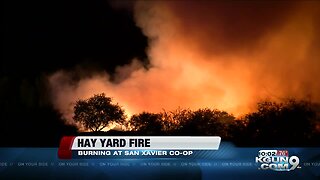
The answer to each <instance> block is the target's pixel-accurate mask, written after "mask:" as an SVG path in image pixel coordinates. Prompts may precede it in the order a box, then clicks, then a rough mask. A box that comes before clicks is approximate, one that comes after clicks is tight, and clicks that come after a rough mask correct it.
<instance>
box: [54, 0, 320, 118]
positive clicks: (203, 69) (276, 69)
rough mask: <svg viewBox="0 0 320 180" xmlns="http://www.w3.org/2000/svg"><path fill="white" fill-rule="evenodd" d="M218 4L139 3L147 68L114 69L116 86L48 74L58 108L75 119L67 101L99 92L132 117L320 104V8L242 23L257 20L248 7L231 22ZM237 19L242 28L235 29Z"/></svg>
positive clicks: (301, 7)
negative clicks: (284, 102) (289, 102)
mask: <svg viewBox="0 0 320 180" xmlns="http://www.w3.org/2000/svg"><path fill="white" fill-rule="evenodd" d="M176 3H178V5H177V4H176ZM215 3H217V2H212V3H210V5H207V4H204V3H200V5H198V4H192V5H190V4H189V5H188V3H185V4H184V3H183V2H176V1H173V2H172V1H156V2H152V3H151V2H146V1H139V2H138V3H137V5H136V8H135V12H136V14H135V15H136V21H137V25H138V26H140V27H141V28H142V29H143V31H144V33H145V35H147V36H148V37H149V38H150V47H149V49H148V55H149V59H150V67H149V68H148V69H146V68H144V67H143V66H142V65H141V64H140V63H139V62H140V61H137V60H133V61H132V63H131V64H128V65H126V66H123V67H118V68H117V71H116V72H117V74H116V75H115V77H116V79H117V77H118V82H117V83H114V82H112V81H110V78H109V75H108V74H106V73H100V74H99V75H96V76H93V77H89V78H85V79H81V80H80V81H78V82H76V83H75V82H72V80H71V78H70V77H69V74H68V72H65V71H59V72H57V73H55V74H53V75H52V76H51V77H50V85H51V88H52V90H53V97H54V98H53V102H54V105H55V107H56V108H57V109H59V110H60V111H61V112H62V113H63V114H64V117H65V119H67V120H68V121H69V122H72V118H71V117H72V103H74V102H75V101H76V100H77V99H79V98H81V99H83V98H89V97H90V96H92V95H93V94H97V93H102V92H104V93H106V95H108V96H110V97H113V98H114V101H115V102H118V103H119V104H120V105H122V106H123V107H124V109H125V110H126V112H127V114H128V115H129V116H130V115H132V114H135V113H140V112H142V111H150V112H160V111H162V109H166V110H172V109H176V108H178V107H181V108H190V109H198V108H205V107H208V108H218V109H221V110H226V111H228V112H231V113H233V114H235V115H241V114H244V113H247V112H250V111H251V110H253V108H254V105H255V103H256V102H257V101H259V100H263V99H266V98H269V99H273V100H279V99H281V98H285V97H294V98H297V99H303V98H307V97H308V98H312V99H313V100H314V101H318V102H319V101H320V93H319V92H320V85H319V83H316V82H315V81H316V79H315V78H316V77H320V71H319V67H320V62H319V60H318V58H319V55H320V54H319V52H320V51H318V50H319V47H320V45H319V44H316V43H317V40H320V38H319V27H320V25H319V24H320V23H319V17H320V13H319V6H320V3H317V2H309V3H302V4H298V5H296V6H293V8H287V7H284V9H291V11H289V10H288V11H284V12H282V11H283V9H281V8H280V9H279V8H278V9H276V10H277V11H274V12H271V11H270V10H269V11H267V12H268V13H269V16H270V17H271V18H265V20H266V22H260V21H261V20H260V19H256V20H255V21H253V22H247V21H248V20H251V19H250V18H252V19H254V17H246V16H245V15H250V13H251V10H250V9H249V10H250V11H249V10H247V9H244V10H241V7H240V6H239V7H238V6H236V8H235V7H233V6H232V7H233V9H231V10H235V11H236V12H235V14H232V13H234V12H231V14H230V16H231V17H232V18H233V19H235V20H237V21H235V24H228V23H227V22H221V20H220V19H219V17H220V18H223V17H224V16H223V15H225V13H228V12H229V11H231V10H230V8H231V6H230V5H228V6H227V5H226V7H229V9H228V8H225V7H224V5H223V7H224V9H223V8H222V10H219V9H218V8H215V10H216V11H213V10H211V9H207V8H206V6H209V7H215V5H217V4H215ZM238 5H239V4H238ZM217 6H218V7H220V5H217ZM249 6H250V5H249ZM190 8H192V12H189V11H188V10H190ZM237 8H239V9H240V10H238V9H237ZM259 8H260V9H261V8H263V6H261V7H260V6H259ZM262 10H263V12H264V11H266V10H265V9H262ZM267 10H268V9H267ZM203 11H205V12H203ZM224 11H226V12H224ZM237 11H239V12H237ZM219 13H220V14H219ZM256 13H257V14H258V13H259V11H257V12H256ZM281 13H282V14H281ZM243 14H244V15H243ZM239 15H241V16H240V17H239ZM242 15H243V17H242ZM258 15H259V14H258ZM258 15H257V16H258ZM265 16H266V14H262V15H260V16H259V17H261V18H264V17H265ZM217 17H218V18H217ZM225 18H228V17H225ZM232 18H231V19H226V20H233V19H232ZM238 18H239V19H238ZM238 21H239V22H242V23H243V24H241V23H240V24H238V25H237V24H236V23H237V22H238ZM267 21H268V22H267ZM273 21H277V22H273ZM264 24H266V25H264ZM243 25H247V26H248V27H243ZM258 25H259V26H264V27H258ZM267 25H268V26H267ZM247 31H248V32H247ZM237 33H238V34H237ZM124 74H125V76H124ZM128 74H129V76H127V75H128ZM122 77H126V78H122Z"/></svg>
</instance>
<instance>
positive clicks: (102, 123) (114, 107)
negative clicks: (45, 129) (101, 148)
mask: <svg viewBox="0 0 320 180" xmlns="http://www.w3.org/2000/svg"><path fill="white" fill-rule="evenodd" d="M73 119H74V120H75V121H76V122H78V123H81V124H82V125H83V126H84V127H85V128H86V129H89V130H91V131H101V130H102V129H103V128H105V127H107V126H108V125H109V124H110V123H112V122H114V123H122V122H124V120H125V119H126V117H125V115H124V110H123V109H122V108H121V107H120V106H119V105H118V104H112V99H111V98H110V97H106V96H105V94H104V93H102V94H97V95H94V96H93V97H91V98H89V99H86V100H78V101H77V102H76V105H75V106H74V116H73Z"/></svg>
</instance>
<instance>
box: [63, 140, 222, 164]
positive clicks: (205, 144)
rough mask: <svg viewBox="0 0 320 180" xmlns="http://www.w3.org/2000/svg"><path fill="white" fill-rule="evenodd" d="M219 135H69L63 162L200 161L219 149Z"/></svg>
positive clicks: (64, 142) (64, 148)
mask: <svg viewBox="0 0 320 180" xmlns="http://www.w3.org/2000/svg"><path fill="white" fill-rule="evenodd" d="M220 142H221V138H220V137H219V136H196V137H186V136H131V137H130V136H126V137H124V136H112V137H108V136H66V137H63V138H62V139H61V142H60V146H59V150H58V157H59V158H60V159H92V158H93V159H104V158H112V159H137V158H138V159H141V158H142V159H143V158H199V157H201V156H205V155H206V154H207V152H209V151H216V150H218V149H219V145H220Z"/></svg>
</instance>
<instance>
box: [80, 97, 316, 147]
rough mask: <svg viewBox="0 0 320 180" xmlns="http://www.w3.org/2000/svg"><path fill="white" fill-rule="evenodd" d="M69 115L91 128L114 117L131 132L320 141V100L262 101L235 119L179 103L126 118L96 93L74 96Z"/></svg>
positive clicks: (268, 142)
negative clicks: (72, 111)
mask: <svg viewBox="0 0 320 180" xmlns="http://www.w3.org/2000/svg"><path fill="white" fill-rule="evenodd" d="M74 118H75V120H77V121H78V122H82V123H84V125H85V127H86V128H87V129H91V130H92V131H99V130H101V129H102V128H103V127H105V126H107V125H108V124H109V123H111V122H117V123H118V124H121V125H122V126H125V127H126V128H127V130H128V131H130V132H135V134H136V135H189V136H191V135H193V136H199V135H216V136H221V138H222V139H223V140H224V141H232V142H234V143H235V144H237V145H240V146H319V145H320V141H319V140H320V105H319V104H316V103H312V102H308V101H295V100H286V101H284V102H280V103H277V102H271V101H263V102H260V103H258V104H257V110H256V111H255V112H252V113H249V114H246V115H245V116H242V117H238V118H236V117H235V116H234V115H232V114H229V113H227V112H225V111H220V110H217V109H208V108H205V109H198V110H195V111H192V110H189V109H181V108H178V109H176V110H174V111H165V110H164V111H163V112H160V113H150V112H142V113H140V114H135V115H133V116H132V117H131V118H130V119H127V120H125V116H124V110H122V109H121V107H120V106H119V105H117V104H116V105H114V104H111V99H110V98H108V97H105V95H104V94H101V95H95V96H94V97H92V98H90V99H88V100H80V101H78V102H77V104H76V106H75V117H74ZM102 125H103V126H102Z"/></svg>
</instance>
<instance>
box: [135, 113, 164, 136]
mask: <svg viewBox="0 0 320 180" xmlns="http://www.w3.org/2000/svg"><path fill="white" fill-rule="evenodd" d="M160 117H161V116H160V114H155V113H148V112H142V113H140V114H137V115H136V114H135V115H133V116H132V117H131V119H130V125H132V126H133V130H135V131H140V132H142V133H143V134H145V135H156V134H157V135H159V134H161V131H162V122H161V119H160Z"/></svg>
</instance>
